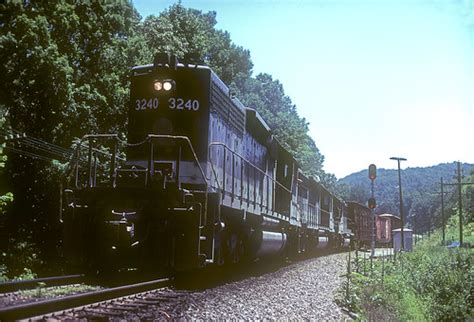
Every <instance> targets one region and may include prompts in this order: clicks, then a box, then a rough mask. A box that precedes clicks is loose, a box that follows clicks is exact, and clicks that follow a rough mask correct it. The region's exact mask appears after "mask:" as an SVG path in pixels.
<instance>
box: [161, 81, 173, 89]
mask: <svg viewBox="0 0 474 322" xmlns="http://www.w3.org/2000/svg"><path fill="white" fill-rule="evenodd" d="M163 89H164V90H165V91H171V90H172V89H173V81H171V80H165V81H164V82H163Z"/></svg>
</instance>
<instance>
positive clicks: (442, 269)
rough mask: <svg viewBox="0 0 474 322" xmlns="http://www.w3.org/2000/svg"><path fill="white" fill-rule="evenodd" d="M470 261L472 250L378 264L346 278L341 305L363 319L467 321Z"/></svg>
mask: <svg viewBox="0 0 474 322" xmlns="http://www.w3.org/2000/svg"><path fill="white" fill-rule="evenodd" d="M473 261H474V252H473V251H472V249H451V250H450V249H447V248H445V247H441V246H437V247H432V246H420V247H417V248H416V250H415V251H414V252H412V253H403V254H400V255H399V256H397V258H396V260H394V261H387V260H384V262H383V263H382V259H379V260H376V261H374V269H373V271H372V273H371V274H370V273H369V274H368V276H364V275H363V274H359V273H352V274H351V283H350V286H349V288H350V291H349V292H347V290H345V294H346V297H345V301H344V302H343V304H345V306H346V307H348V308H349V309H350V310H352V311H355V312H357V313H358V314H360V315H362V316H363V317H364V318H367V319H369V320H410V321H425V320H471V319H473V318H474V268H473V264H474V262H473ZM382 273H383V275H382ZM382 276H383V277H382Z"/></svg>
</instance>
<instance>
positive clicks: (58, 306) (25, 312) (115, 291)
mask: <svg viewBox="0 0 474 322" xmlns="http://www.w3.org/2000/svg"><path fill="white" fill-rule="evenodd" d="M171 282H172V278H161V279H156V280H151V281H147V282H141V283H136V284H130V285H125V286H119V287H114V288H110V289H102V290H98V291H93V292H88V293H83V294H76V295H70V296H65V297H60V298H55V299H49V300H44V301H40V302H33V303H26V304H19V305H14V306H10V307H5V308H1V309H0V320H2V321H12V320H19V319H27V318H32V317H34V319H35V320H41V319H46V318H48V316H49V317H51V316H52V314H54V317H55V318H58V319H61V317H60V316H59V315H60V314H62V315H63V318H68V317H69V318H71V314H76V313H74V312H77V310H79V309H78V308H81V310H82V312H83V313H82V315H81V316H83V317H82V318H87V317H94V315H93V314H96V315H97V314H98V313H100V312H102V313H101V316H102V317H113V316H117V312H116V311H117V310H119V311H120V310H121V309H116V310H114V312H115V313H109V314H107V312H109V311H110V310H111V309H112V308H113V305H111V304H110V303H109V304H102V303H103V302H104V301H106V302H104V303H107V301H111V300H113V299H117V298H121V297H124V296H130V295H134V294H138V293H143V292H147V291H151V290H157V289H160V288H164V287H166V286H169V285H171ZM156 300H157V298H155V299H154V300H153V301H156ZM117 301H119V300H117ZM94 303H99V304H94ZM137 303H139V302H137ZM91 304H94V305H95V306H97V305H106V306H108V308H107V307H103V306H100V309H99V312H97V308H90V307H92V306H91ZM139 304H140V303H139ZM141 304H145V303H141ZM117 307H118V306H117ZM124 307H126V306H124ZM73 308H76V310H72V309H73ZM128 309H129V308H126V310H128ZM108 310H109V311H108ZM55 312H56V313H55ZM58 312H59V313H58ZM123 312H124V310H123V309H122V314H123Z"/></svg>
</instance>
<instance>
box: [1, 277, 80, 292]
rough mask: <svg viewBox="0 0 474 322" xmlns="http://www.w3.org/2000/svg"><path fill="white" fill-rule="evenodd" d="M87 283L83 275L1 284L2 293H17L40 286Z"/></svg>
mask: <svg viewBox="0 0 474 322" xmlns="http://www.w3.org/2000/svg"><path fill="white" fill-rule="evenodd" d="M85 281H86V276H85V275H83V274H77V275H64V276H52V277H44V278H35V279H30V280H21V281H20V280H19V281H9V282H3V283H0V293H7V292H15V291H19V290H26V289H32V288H36V287H38V286H46V287H48V286H60V285H68V284H80V283H83V282H85Z"/></svg>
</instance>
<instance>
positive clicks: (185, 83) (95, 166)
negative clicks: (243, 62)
mask: <svg viewBox="0 0 474 322" xmlns="http://www.w3.org/2000/svg"><path fill="white" fill-rule="evenodd" d="M210 81H211V70H210V69H209V68H208V67H203V66H196V65H192V66H189V65H184V64H179V63H178V62H177V60H176V59H175V58H171V57H169V56H167V55H157V57H156V59H155V62H154V64H151V65H145V66H137V67H134V68H133V69H132V71H131V77H130V101H129V108H128V138H127V141H126V142H123V141H120V140H119V139H118V136H116V135H89V136H86V139H85V140H84V142H83V143H81V144H80V145H79V146H78V149H77V154H76V155H77V156H76V162H75V164H74V169H73V171H72V173H74V174H75V179H74V180H73V183H74V184H73V185H72V186H71V187H70V188H68V189H67V191H68V193H67V194H66V199H67V200H66V202H65V204H66V205H68V206H67V207H66V209H65V210H66V211H64V216H63V217H64V221H65V230H66V231H65V237H64V240H65V248H66V253H67V255H68V257H69V258H70V259H72V261H74V262H75V263H79V264H80V265H81V264H82V266H87V267H89V268H92V269H94V270H103V271H108V270H117V269H123V268H134V267H137V268H147V267H149V268H151V269H154V270H156V269H157V268H159V267H164V268H170V269H174V270H177V271H187V270H192V269H195V268H199V267H201V266H203V265H204V263H205V262H206V260H207V259H209V258H210V257H211V256H212V254H211V253H212V251H211V249H212V245H211V244H210V242H207V241H206V240H207V239H206V237H205V236H204V235H205V233H206V232H204V231H203V227H205V225H206V219H207V218H206V214H207V213H208V212H212V211H213V209H211V210H209V209H208V199H209V198H212V196H211V197H209V194H208V183H207V179H206V174H205V172H204V170H203V169H206V168H205V162H206V160H207V157H206V155H207V144H208V139H207V136H208V124H209V88H210ZM105 139H108V140H112V141H113V143H112V145H110V143H107V144H105V143H104V140H105ZM84 147H85V150H86V151H88V152H86V153H88V157H86V158H85V159H86V160H87V165H85V166H84V164H83V163H81V162H83V160H84V157H83V156H81V155H80V153H81V152H80V151H81V149H84ZM120 148H121V149H120ZM104 151H105V152H104ZM101 153H102V154H101ZM104 155H105V156H106V158H107V157H108V158H109V159H108V160H105V161H104V162H102V163H101V161H100V156H104ZM102 169H106V173H108V174H109V177H108V178H107V180H101V179H102V178H103V177H104V176H103V175H102V174H101V173H100V171H101V170H102ZM84 178H85V180H82V179H84ZM211 208H212V207H211ZM211 220H212V219H211Z"/></svg>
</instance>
